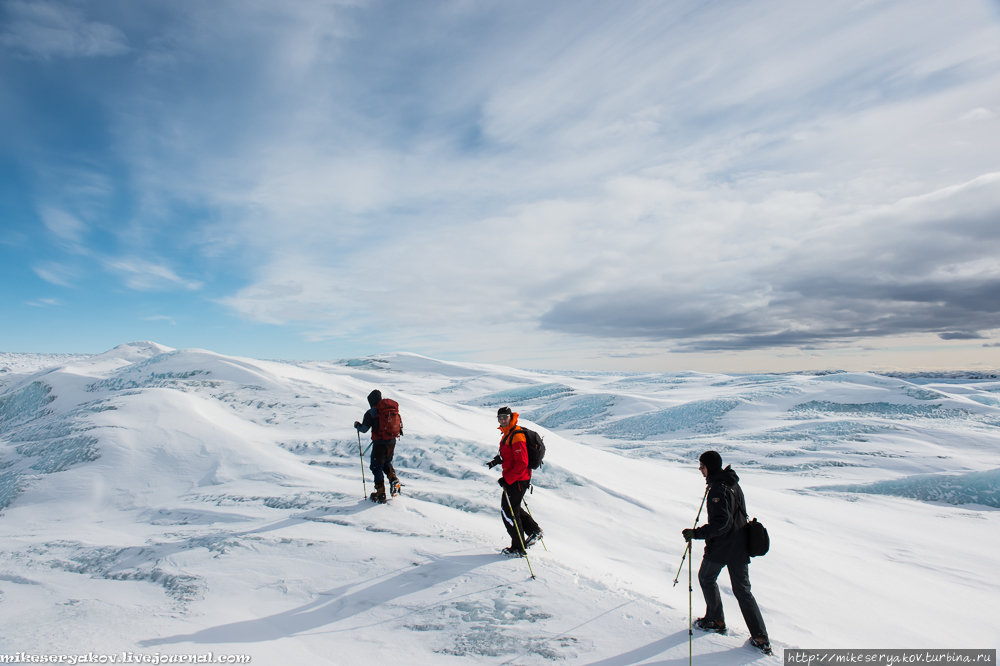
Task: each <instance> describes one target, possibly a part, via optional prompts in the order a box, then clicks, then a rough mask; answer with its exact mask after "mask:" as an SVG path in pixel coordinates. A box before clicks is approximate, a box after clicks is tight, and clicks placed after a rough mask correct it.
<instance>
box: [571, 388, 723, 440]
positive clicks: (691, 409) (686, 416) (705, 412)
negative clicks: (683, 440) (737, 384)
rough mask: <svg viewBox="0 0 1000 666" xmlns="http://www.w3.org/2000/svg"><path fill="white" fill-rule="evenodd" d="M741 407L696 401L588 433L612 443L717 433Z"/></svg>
mask: <svg viewBox="0 0 1000 666" xmlns="http://www.w3.org/2000/svg"><path fill="white" fill-rule="evenodd" d="M740 404H741V401H740V400H736V399H733V398H717V399H714V400H698V401H695V402H689V403H686V404H683V405H677V406H676V407H670V408H668V409H661V410H660V411H658V412H651V413H648V414H639V415H637V416H628V417H626V418H623V419H619V420H617V421H612V422H611V423H607V424H604V425H602V426H599V427H597V428H593V429H592V430H591V431H590V432H592V433H595V434H599V435H604V436H606V437H610V438H612V439H647V438H649V437H655V436H657V435H664V434H666V433H670V432H677V431H679V430H692V431H695V432H701V433H713V432H720V431H721V430H722V428H721V427H720V426H719V424H718V420H719V419H720V418H722V417H723V416H725V415H726V413H727V412H729V411H730V410H732V409H733V408H735V407H737V406H738V405H740Z"/></svg>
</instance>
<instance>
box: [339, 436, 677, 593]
mask: <svg viewBox="0 0 1000 666" xmlns="http://www.w3.org/2000/svg"><path fill="white" fill-rule="evenodd" d="M358 457H360V458H361V490H362V491H363V492H364V493H365V494H364V496H363V497H362V499H368V486H366V485H365V454H364V453H362V452H361V431H360V430H359V431H358ZM674 582H675V583H676V582H677V581H674Z"/></svg>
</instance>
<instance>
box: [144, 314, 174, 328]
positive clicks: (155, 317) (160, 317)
mask: <svg viewBox="0 0 1000 666" xmlns="http://www.w3.org/2000/svg"><path fill="white" fill-rule="evenodd" d="M142 320H143V321H166V322H169V323H170V325H171V326H176V325H177V322H176V321H174V319H173V318H172V317H168V316H166V315H153V316H151V317H143V318H142Z"/></svg>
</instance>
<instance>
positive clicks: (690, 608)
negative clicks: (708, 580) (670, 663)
mask: <svg viewBox="0 0 1000 666" xmlns="http://www.w3.org/2000/svg"><path fill="white" fill-rule="evenodd" d="M705 494H706V495H707V494H708V491H705ZM699 513H701V512H700V511H699ZM695 522H696V523H697V522H698V521H697V520H696V521H695ZM688 552H691V542H690V541H688ZM693 594H694V586H693V585H692V584H691V558H690V557H689V558H688V666H691V664H692V662H693V661H694V629H693V625H694V620H693V618H694V602H693V601H691V596H692V595H693Z"/></svg>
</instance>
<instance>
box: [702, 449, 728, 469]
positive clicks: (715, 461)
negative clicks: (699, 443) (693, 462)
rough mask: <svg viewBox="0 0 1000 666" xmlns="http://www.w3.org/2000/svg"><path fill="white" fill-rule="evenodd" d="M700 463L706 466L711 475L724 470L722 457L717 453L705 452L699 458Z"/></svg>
mask: <svg viewBox="0 0 1000 666" xmlns="http://www.w3.org/2000/svg"><path fill="white" fill-rule="evenodd" d="M698 462H700V463H701V464H702V465H704V466H705V469H707V470H708V473H709V474H714V473H715V472H718V471H719V470H720V469H722V456H720V455H719V454H718V453H716V452H715V451H705V452H704V453H703V454H701V457H700V458H698Z"/></svg>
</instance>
